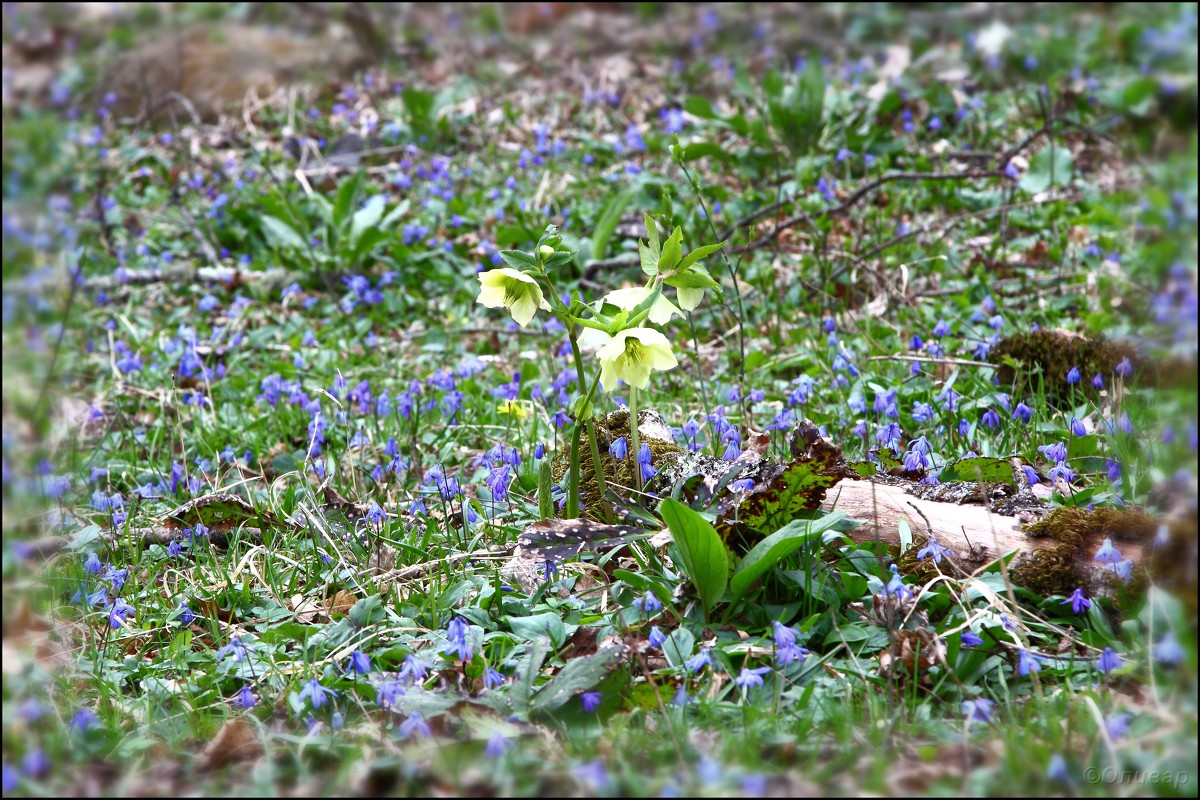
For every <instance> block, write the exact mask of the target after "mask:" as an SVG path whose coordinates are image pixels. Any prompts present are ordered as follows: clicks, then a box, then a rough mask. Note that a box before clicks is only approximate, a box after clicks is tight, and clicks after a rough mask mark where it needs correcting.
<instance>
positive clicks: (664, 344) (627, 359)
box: [596, 328, 679, 392]
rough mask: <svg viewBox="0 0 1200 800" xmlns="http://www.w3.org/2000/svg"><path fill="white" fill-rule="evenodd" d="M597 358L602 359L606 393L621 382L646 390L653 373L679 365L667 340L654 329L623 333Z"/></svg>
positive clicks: (601, 377) (601, 375)
mask: <svg viewBox="0 0 1200 800" xmlns="http://www.w3.org/2000/svg"><path fill="white" fill-rule="evenodd" d="M596 355H597V356H598V357H599V358H600V385H601V386H603V387H604V391H606V392H608V391H612V390H613V388H615V387H616V385H617V380H618V379H620V380H623V381H625V382H626V383H628V384H629V385H630V386H633V387H636V388H638V389H645V388H646V384H648V383H649V382H650V371H651V370H655V369H657V370H668V369H671V368H672V367H674V366H675V365H676V364H678V363H679V362H678V361H676V360H675V355H674V353H672V352H671V343H670V342H669V341H667V337H665V336H663V335H662V334H661V333H659V332H658V331H656V330H654V329H653V328H630V329H629V330H624V331H621V332H620V333H618V334H617V335H616V336H614V337H613V338H612V341H611V342H609V343H608V344H606V345H604V346H603V347H601V348H600V349H599V350H598V351H597V352H596Z"/></svg>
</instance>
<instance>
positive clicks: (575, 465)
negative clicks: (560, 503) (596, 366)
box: [568, 323, 613, 525]
mask: <svg viewBox="0 0 1200 800" xmlns="http://www.w3.org/2000/svg"><path fill="white" fill-rule="evenodd" d="M568 331H569V335H568V336H569V338H570V340H571V354H572V355H573V356H574V357H575V376H576V378H577V379H578V380H579V389H580V391H583V387H584V386H586V385H587V375H586V374H585V373H584V371H583V353H582V352H580V350H579V338H578V336H577V335H576V334H575V327H574V326H573V325H570V324H569V323H568ZM598 381H599V377H598V376H597V380H595V381H592V385H591V387H590V388H589V389H588V390H587V394H586V395H584V399H583V408H584V409H585V410H586V413H585V414H584V415H583V419H582V420H578V419H577V420H575V433H574V437H573V440H572V445H571V474H572V482H573V488H574V492H575V498H574V502H575V506H573V507H572V508H573V509H578V508H579V505H578V504H579V444H580V442H579V439H580V427H579V426H580V423H581V422H582V423H583V424H584V425H586V426H587V432H588V443H589V444H590V445H591V450H592V471H593V472H594V473H595V475H596V490H597V491H598V492H599V493H600V511H601V513H602V514H603V515H604V521H605V522H606V523H608V524H609V525H611V524H612V523H613V515H612V509H610V508H609V507H608V501H607V500H606V499H605V498H606V497H608V481H606V480H605V479H604V465H603V464H602V463H600V445H599V444H598V443H597V442H596V423H595V421H594V420H593V419H592V415H591V407H592V398H593V397H594V396H595V394H596V385H597V383H598ZM571 513H572V515H574V513H575V511H574V510H572V512H571Z"/></svg>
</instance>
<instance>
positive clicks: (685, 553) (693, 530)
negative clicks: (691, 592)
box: [658, 498, 729, 616]
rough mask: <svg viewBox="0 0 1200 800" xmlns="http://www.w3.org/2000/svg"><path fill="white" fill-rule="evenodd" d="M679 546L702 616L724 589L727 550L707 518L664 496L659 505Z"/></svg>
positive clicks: (726, 574) (714, 603) (716, 600)
mask: <svg viewBox="0 0 1200 800" xmlns="http://www.w3.org/2000/svg"><path fill="white" fill-rule="evenodd" d="M658 511H659V513H660V514H662V518H663V521H664V522H666V523H667V527H668V528H670V530H671V536H672V538H673V539H674V540H675V545H676V547H677V548H678V550H679V557H680V560H681V561H682V562H683V563H682V565H681V566H682V567H683V569H684V571H685V572H686V573H687V575H688V577H689V578H691V579H692V583H693V584H694V585H695V587H696V592H697V593H698V594H699V595H700V602H701V604H702V605H703V606H704V613H705V616H707V615H708V612H709V611H711V610H712V608H713V606H715V605H716V604H717V602H718V601H719V600H720V599H721V595H723V594H724V593H725V586H726V584H727V583H728V580H729V554H728V553H727V552H726V551H725V544H724V542H722V541H721V537H720V536H718V535H717V532H716V530H714V529H713V526H712V525H711V524H709V522H708V520H706V519H705V518H704V517H702V516H700V515H699V514H698V513H696V512H695V511H693V510H692V509H690V508H688V507H687V506H685V505H684V504H683V503H680V502H679V501H678V500H672V499H671V498H667V499H665V500H663V501H662V504H661V505H660V506H659V507H658Z"/></svg>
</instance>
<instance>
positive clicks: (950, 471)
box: [938, 457, 1014, 486]
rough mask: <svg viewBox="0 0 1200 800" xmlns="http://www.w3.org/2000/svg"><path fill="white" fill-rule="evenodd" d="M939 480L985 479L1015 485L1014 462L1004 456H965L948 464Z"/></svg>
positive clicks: (963, 480)
mask: <svg viewBox="0 0 1200 800" xmlns="http://www.w3.org/2000/svg"><path fill="white" fill-rule="evenodd" d="M938 480H939V481H941V482H942V483H952V482H956V481H958V482H970V481H983V482H984V483H990V484H1004V485H1006V486H1013V485H1014V484H1013V470H1012V464H1009V463H1008V462H1007V461H1005V460H1004V459H1002V458H982V457H981V458H964V459H961V460H959V461H955V462H954V463H953V464H949V465H947V466H946V467H945V468H944V469H943V470H942V471H941V472H940V473H938Z"/></svg>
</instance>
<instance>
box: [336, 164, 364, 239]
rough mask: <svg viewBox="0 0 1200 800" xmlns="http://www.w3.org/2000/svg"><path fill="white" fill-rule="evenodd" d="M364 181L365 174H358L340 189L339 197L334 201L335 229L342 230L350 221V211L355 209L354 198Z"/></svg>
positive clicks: (346, 181)
mask: <svg viewBox="0 0 1200 800" xmlns="http://www.w3.org/2000/svg"><path fill="white" fill-rule="evenodd" d="M362 180H363V174H362V173H361V172H356V173H354V175H352V176H351V177H349V178H347V179H346V180H344V181H343V182H342V185H341V186H340V187H338V191H337V197H335V198H334V200H333V227H335V228H341V227H342V226H343V225H345V224H346V220H348V219H350V211H351V209H353V208H354V198H355V197H356V196H357V195H358V187H359V186H360V185H361V184H362Z"/></svg>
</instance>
